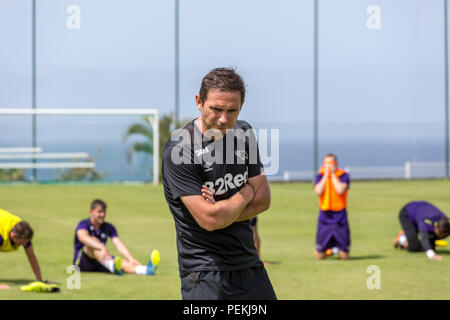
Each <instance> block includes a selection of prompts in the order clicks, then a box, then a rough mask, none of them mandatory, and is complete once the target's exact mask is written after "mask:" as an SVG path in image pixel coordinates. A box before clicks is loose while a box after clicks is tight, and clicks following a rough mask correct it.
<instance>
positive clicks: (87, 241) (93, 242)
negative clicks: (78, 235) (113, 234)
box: [80, 236, 103, 250]
mask: <svg viewBox="0 0 450 320" xmlns="http://www.w3.org/2000/svg"><path fill="white" fill-rule="evenodd" d="M80 241H81V243H82V244H84V245H85V246H88V247H90V248H92V249H95V250H101V249H102V247H103V244H102V243H101V242H100V241H99V240H98V239H97V238H95V237H91V236H85V237H83V238H82V239H80Z"/></svg>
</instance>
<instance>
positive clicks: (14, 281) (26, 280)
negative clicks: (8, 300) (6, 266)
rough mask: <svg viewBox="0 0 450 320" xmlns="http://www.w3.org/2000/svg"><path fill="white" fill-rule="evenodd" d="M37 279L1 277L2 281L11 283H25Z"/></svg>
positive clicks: (0, 280)
mask: <svg viewBox="0 0 450 320" xmlns="http://www.w3.org/2000/svg"><path fill="white" fill-rule="evenodd" d="M33 281H36V280H35V279H0V283H4V284H8V285H9V284H11V285H25V284H29V283H30V282H33Z"/></svg>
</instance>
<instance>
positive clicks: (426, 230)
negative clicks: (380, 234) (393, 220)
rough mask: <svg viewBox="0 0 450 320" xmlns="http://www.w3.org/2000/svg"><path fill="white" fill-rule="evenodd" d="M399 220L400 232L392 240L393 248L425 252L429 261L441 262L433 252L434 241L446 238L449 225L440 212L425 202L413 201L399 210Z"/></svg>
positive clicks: (445, 217) (446, 218)
mask: <svg viewBox="0 0 450 320" xmlns="http://www.w3.org/2000/svg"><path fill="white" fill-rule="evenodd" d="M399 220H400V224H401V226H402V231H400V232H399V233H398V235H397V237H396V238H395V239H394V242H393V245H394V248H402V249H407V250H408V251H410V252H419V251H425V253H426V255H427V257H428V258H429V259H432V260H442V256H439V255H437V254H436V252H435V247H436V245H435V241H436V240H439V239H444V238H445V237H447V236H448V234H449V229H450V224H449V220H448V217H447V216H446V215H445V214H444V213H443V212H442V211H441V210H439V209H438V208H436V207H435V206H434V205H432V204H431V203H429V202H426V201H413V202H410V203H408V204H406V205H405V206H404V207H403V208H402V209H401V210H400V213H399ZM419 237H420V240H419Z"/></svg>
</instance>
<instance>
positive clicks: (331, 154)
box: [322, 153, 338, 162]
mask: <svg viewBox="0 0 450 320" xmlns="http://www.w3.org/2000/svg"><path fill="white" fill-rule="evenodd" d="M328 157H333V158H334V161H336V162H338V159H337V156H336V155H335V154H334V153H327V154H326V155H324V156H323V158H322V159H325V158H328Z"/></svg>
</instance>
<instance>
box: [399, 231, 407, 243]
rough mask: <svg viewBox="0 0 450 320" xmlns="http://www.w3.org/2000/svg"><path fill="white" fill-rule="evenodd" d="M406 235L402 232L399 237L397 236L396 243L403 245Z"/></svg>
mask: <svg viewBox="0 0 450 320" xmlns="http://www.w3.org/2000/svg"><path fill="white" fill-rule="evenodd" d="M406 240H407V239H406V236H405V235H404V234H402V235H401V236H400V237H398V243H399V244H400V245H401V246H403V245H404V244H405V241H406Z"/></svg>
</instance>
